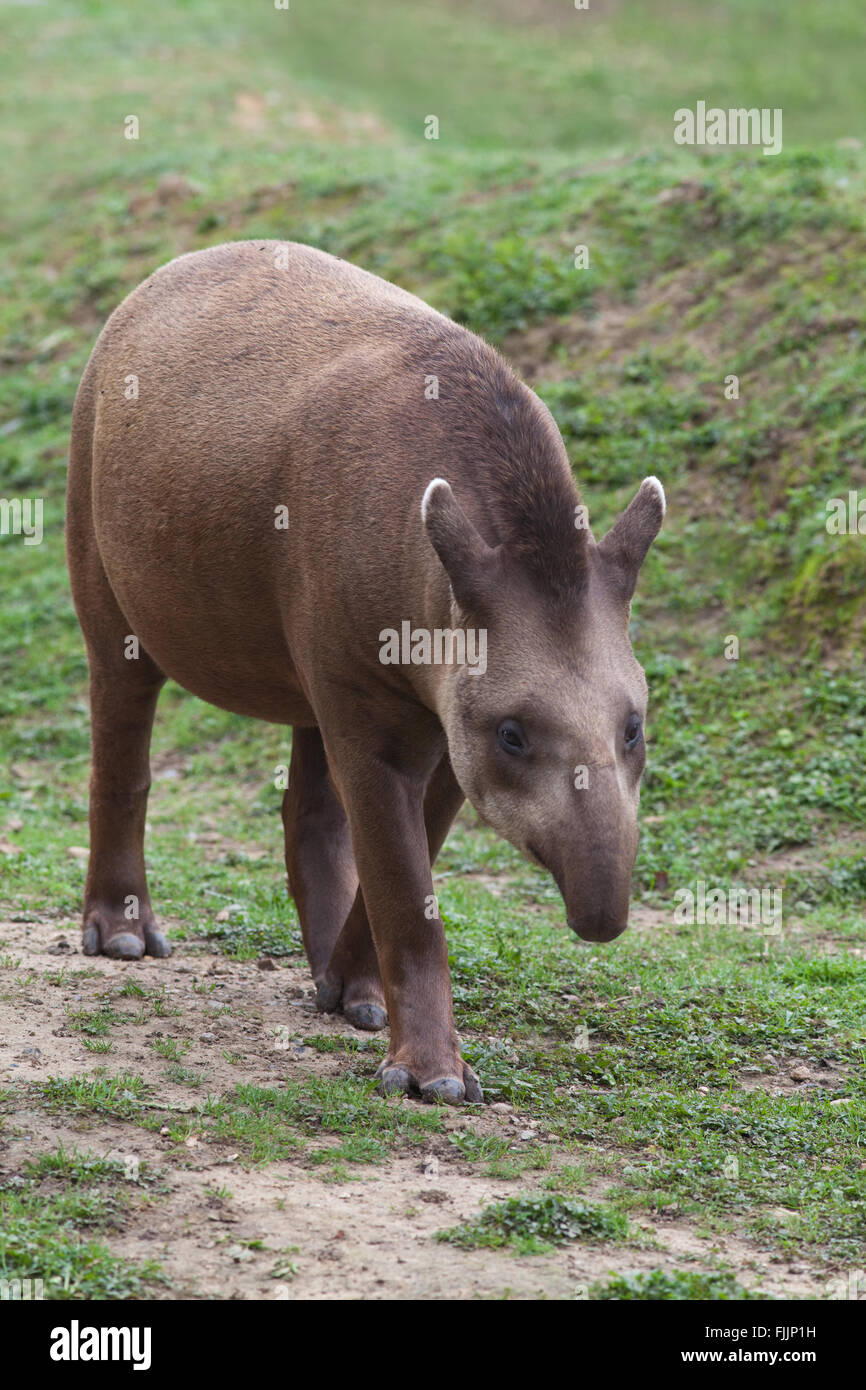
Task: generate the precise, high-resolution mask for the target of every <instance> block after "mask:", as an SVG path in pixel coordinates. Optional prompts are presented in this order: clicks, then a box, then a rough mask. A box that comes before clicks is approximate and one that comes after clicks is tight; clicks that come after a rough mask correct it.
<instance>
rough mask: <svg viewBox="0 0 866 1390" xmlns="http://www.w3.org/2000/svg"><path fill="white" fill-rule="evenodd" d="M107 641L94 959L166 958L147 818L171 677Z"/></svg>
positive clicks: (99, 715)
mask: <svg viewBox="0 0 866 1390" xmlns="http://www.w3.org/2000/svg"><path fill="white" fill-rule="evenodd" d="M114 643H115V644H116V652H115V650H114V649H113V648H111V649H109V648H108V646H107V645H105V644H104V639H103V644H102V650H101V653H100V655H99V656H96V655H95V654H94V653H93V652H91V658H90V711H91V713H90V721H91V730H92V742H93V765H92V771H91V778H90V862H89V865H88V869H87V884H86V887H85V891H84V933H83V938H82V945H83V949H84V954H85V955H87V956H96V955H104V956H117V957H119V958H121V959H123V960H137V959H138V958H139V957H140V956H143V955H144V954H145V952H147V954H148V955H150V956H167V955H169V954H170V952H171V948H170V946H169V944H168V942H167V941H166V939H165V936H164V935H163V933H162V932H161V931H159V929H158V928H157V925H156V922H155V920H154V916H153V911H152V909H151V906H150V897H149V894H148V890H147V878H146V875H145V868H144V820H145V813H146V811H147V794H148V791H149V789H150V761H149V750H150V733H151V728H152V727H153V716H154V711H155V709H156V701H157V697H158V695H159V691H160V687H161V686H162V684H163V682H164V680H165V677H164V676H163V674H162V672H161V671H159V670H158V669H157V667H156V666H155V665H154V663H153V662H152V661H151V659H150V657H149V656H147V655H146V654H145V653H144V652H143V651H141V650H139V655H138V658H137V659H136V660H129V661H127V660H126V659H125V658H124V656H123V635H122V634H121V633H120V632H119V631H117V632H116V633H115V637H114Z"/></svg>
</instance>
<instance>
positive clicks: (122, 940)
mask: <svg viewBox="0 0 866 1390" xmlns="http://www.w3.org/2000/svg"><path fill="white" fill-rule="evenodd" d="M91 954H94V953H93V952H91ZM102 954H103V955H104V956H111V957H112V958H113V959H114V960H140V959H141V957H142V956H143V955H144V942H143V941H142V940H141V938H140V937H138V936H133V934H132V932H131V931H119V932H117V933H116V935H115V936H110V937H109V938H108V940H107V941H106V943H105V945H104V946H103V948H102Z"/></svg>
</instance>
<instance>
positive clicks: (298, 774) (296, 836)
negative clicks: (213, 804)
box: [283, 729, 387, 1028]
mask: <svg viewBox="0 0 866 1390" xmlns="http://www.w3.org/2000/svg"><path fill="white" fill-rule="evenodd" d="M283 825H284V827H285V832H286V869H287V871H288V876H289V889H290V891H291V894H292V897H293V898H294V900H295V906H296V907H297V909H298V916H299V918H300V920H301V932H302V934H303V938H304V947H305V949H306V952H307V959H308V960H309V962H310V970H311V971H312V975H313V979H314V980H315V981H316V984H317V985H318V987H319V991H320V994H321V991H322V989H323V988H325V986H324V976H325V971H326V969H327V966H328V962H329V961H330V959H331V955H332V953H333V950H334V945H335V943H336V941H337V938H338V937H339V936H340V933H341V929H342V927H343V924H344V923H345V922H346V919H347V917H351V914H352V913H353V912H354V911H355V909H354V908H353V903H356V900H357V898H359V897H360V894H359V893H358V873H357V870H356V868H355V856H354V854H353V853H352V841H351V837H350V835H349V824H348V821H347V820H346V813H345V811H344V810H343V807H342V805H341V803H340V799H339V797H338V795H337V793H336V791H335V789H334V785H333V783H332V781H331V778H330V775H329V773H328V762H327V759H326V757H325V749H324V746H323V744H322V736H321V734H320V733H319V731H318V729H295V730H294V733H293V735H292V761H291V766H290V769H289V785H288V788H287V790H286V793H285V795H284V797H283ZM362 910H363V903H362ZM362 935H363V932H362ZM367 942H368V947H369V949H362V950H361V951H360V952H359V953H358V958H357V960H355V961H353V963H352V969H351V970H350V971H349V972H348V975H347V978H346V980H345V988H344V982H343V981H342V980H341V982H340V987H339V989H338V990H337V991H336V995H334V997H333V999H332V1002H331V1004H330V1007H331V1008H334V1009H336V1008H337V1007H338V1006H341V1007H342V1009H343V1012H344V1013H345V1015H346V1017H347V1018H348V1019H349V1021H350V1023H354V1024H355V1026H356V1027H359V1028H382V1027H384V1025H385V1023H386V1022H387V1016H386V1013H385V999H384V995H383V992H382V984H381V981H380V979H379V966H378V963H377V961H376V953H375V951H374V950H373V942H372V939H371V938H370V932H369V928H367ZM331 995H333V991H329V998H330V997H331Z"/></svg>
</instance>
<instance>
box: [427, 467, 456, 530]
mask: <svg viewBox="0 0 866 1390" xmlns="http://www.w3.org/2000/svg"><path fill="white" fill-rule="evenodd" d="M439 487H447V488H448V491H449V492H450V491H451V487H450V485H449V484H448V483H447V482H446V480H445V479H444V478H431V479H430V482H429V483H428V484H427V486H426V487H425V489H424V496H423V497H422V498H421V520H422V521H423V522H424V525H425V526H426V525H427V512H428V510H429V507H430V499H431V497H432V496H433V493H434V492H435V491H436V489H437V488H439Z"/></svg>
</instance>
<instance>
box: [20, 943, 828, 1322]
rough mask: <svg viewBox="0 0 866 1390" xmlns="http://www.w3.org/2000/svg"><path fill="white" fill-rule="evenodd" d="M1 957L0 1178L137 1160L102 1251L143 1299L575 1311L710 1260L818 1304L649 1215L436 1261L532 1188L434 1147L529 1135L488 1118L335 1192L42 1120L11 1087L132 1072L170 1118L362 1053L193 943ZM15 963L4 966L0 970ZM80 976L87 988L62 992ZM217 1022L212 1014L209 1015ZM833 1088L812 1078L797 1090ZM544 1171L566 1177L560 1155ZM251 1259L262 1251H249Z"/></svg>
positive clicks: (793, 1286) (288, 989)
mask: <svg viewBox="0 0 866 1390" xmlns="http://www.w3.org/2000/svg"><path fill="white" fill-rule="evenodd" d="M167 925H169V926H170V925H171V923H167ZM0 941H2V942H3V951H4V953H5V962H6V968H4V969H3V970H0V1084H2V1085H3V1086H4V1087H5V1086H10V1085H11V1086H13V1087H14V1088H15V1091H14V1097H13V1100H12V1101H11V1102H7V1103H6V1104H5V1106H4V1114H3V1119H2V1128H0V1180H2V1181H7V1180H8V1178H9V1177H10V1176H11V1175H13V1174H15V1173H16V1172H20V1171H21V1169H22V1165H23V1164H24V1162H25V1161H26V1160H27V1159H28V1158H35V1157H37V1156H38V1155H40V1154H43V1153H51V1152H54V1151H56V1149H57V1148H58V1146H60V1145H62V1146H63V1147H64V1148H65V1149H66V1150H72V1149H78V1150H79V1151H81V1152H86V1153H90V1154H94V1155H99V1156H103V1157H115V1158H123V1159H124V1160H127V1159H129V1158H131V1157H134V1158H137V1159H138V1160H139V1161H142V1160H146V1161H147V1164H148V1169H149V1171H150V1172H152V1173H154V1174H155V1175H156V1176H157V1178H158V1182H157V1184H156V1186H154V1187H153V1188H151V1189H141V1188H138V1187H136V1188H135V1189H134V1196H133V1199H132V1200H131V1201H130V1204H129V1208H128V1211H127V1213H126V1215H125V1217H124V1218H123V1222H122V1225H121V1227H120V1229H119V1230H117V1231H116V1232H114V1233H109V1234H108V1235H107V1236H106V1237H105V1243H106V1244H107V1245H108V1246H109V1248H110V1249H111V1250H112V1251H113V1252H114V1253H115V1254H118V1255H120V1256H123V1257H125V1258H127V1259H130V1260H133V1261H139V1260H142V1259H145V1258H150V1259H154V1260H157V1261H158V1262H159V1263H160V1264H161V1265H162V1267H163V1270H164V1272H165V1274H166V1275H167V1277H168V1282H167V1283H166V1284H165V1285H164V1286H163V1287H162V1288H161V1289H160V1290H158V1291H157V1294H156V1296H157V1297H163V1298H201V1297H204V1298H208V1297H209V1298H219V1299H230V1298H240V1299H261V1298H278V1299H296V1298H299V1299H345V1298H365V1299H369V1298H384V1299H408V1298H413V1299H414V1298H417V1299H441V1298H448V1299H455V1298H502V1297H515V1298H526V1299H537V1298H558V1299H573V1298H581V1297H585V1292H586V1288H587V1286H588V1285H589V1284H590V1283H592V1282H593V1281H594V1280H605V1279H606V1278H607V1277H608V1275H609V1274H610V1273H611V1272H614V1271H617V1272H627V1271H638V1270H649V1269H653V1268H658V1267H661V1268H665V1269H673V1268H677V1267H682V1266H683V1262H684V1261H686V1262H687V1264H686V1267H687V1268H692V1269H699V1268H707V1269H710V1268H712V1267H713V1265H714V1263H715V1262H716V1261H717V1260H719V1259H721V1260H723V1261H725V1262H726V1263H728V1264H730V1265H732V1266H734V1267H735V1268H736V1269H737V1271H738V1275H739V1277H740V1279H741V1281H742V1282H744V1283H745V1284H746V1285H758V1284H760V1285H761V1286H762V1287H763V1288H765V1289H766V1290H767V1291H768V1292H774V1293H777V1294H786V1295H787V1296H801V1297H802V1296H805V1297H810V1296H811V1297H820V1296H822V1293H823V1288H824V1282H825V1279H826V1276H825V1275H824V1274H823V1273H821V1272H819V1271H817V1270H810V1269H809V1268H807V1267H806V1266H805V1265H803V1264H802V1263H800V1262H799V1261H797V1262H789V1261H788V1260H787V1259H785V1260H780V1259H779V1258H778V1257H777V1258H775V1259H773V1258H772V1257H771V1256H770V1255H769V1254H768V1252H767V1251H765V1250H763V1249H761V1248H760V1246H759V1245H758V1244H757V1243H756V1242H752V1241H751V1240H749V1239H745V1238H742V1237H740V1236H737V1235H718V1236H715V1235H709V1234H707V1233H706V1232H705V1231H699V1230H697V1229H695V1228H693V1227H692V1226H691V1225H690V1224H689V1223H688V1222H686V1221H683V1220H679V1219H671V1220H668V1219H665V1218H664V1217H663V1216H660V1217H659V1218H658V1219H656V1220H654V1221H650V1220H649V1219H648V1218H640V1219H639V1220H638V1223H637V1224H638V1227H639V1228H640V1230H641V1232H642V1239H639V1240H638V1241H637V1242H636V1243H632V1244H629V1245H625V1246H619V1245H603V1246H595V1247H594V1246H588V1245H584V1244H573V1245H570V1246H567V1247H564V1248H562V1249H558V1250H556V1251H555V1252H552V1253H550V1254H545V1255H538V1256H518V1255H515V1254H514V1253H512V1252H511V1251H509V1250H479V1251H464V1250H461V1249H455V1248H454V1247H453V1246H451V1245H448V1244H441V1243H437V1242H436V1241H435V1240H433V1239H432V1236H433V1233H434V1232H435V1231H437V1230H439V1229H441V1228H443V1227H449V1226H454V1225H456V1224H458V1223H460V1222H462V1221H466V1220H469V1219H472V1218H473V1217H475V1216H477V1214H478V1213H479V1211H480V1209H481V1208H482V1207H483V1206H484V1205H486V1204H487V1203H489V1202H492V1201H498V1200H504V1199H507V1198H508V1197H509V1196H513V1195H514V1194H515V1193H516V1192H518V1191H521V1192H525V1191H527V1190H532V1189H533V1188H539V1187H540V1185H541V1182H542V1180H543V1177H544V1174H543V1173H542V1174H533V1173H529V1174H525V1175H524V1176H523V1178H521V1179H520V1181H519V1182H518V1183H515V1182H510V1181H508V1180H501V1179H500V1180H497V1179H494V1178H491V1177H488V1176H485V1175H484V1173H483V1170H482V1165H480V1164H473V1163H470V1162H468V1161H467V1160H466V1159H465V1158H464V1157H463V1156H462V1155H461V1154H460V1153H459V1151H458V1150H456V1149H455V1147H454V1145H453V1144H451V1143H450V1142H449V1137H448V1135H449V1132H451V1131H453V1130H455V1129H460V1128H463V1127H467V1126H470V1127H471V1128H473V1129H474V1130H475V1131H476V1132H479V1133H482V1134H500V1135H508V1136H509V1138H510V1139H511V1140H512V1141H513V1144H514V1147H515V1148H518V1149H519V1147H520V1145H521V1143H522V1142H523V1140H522V1138H521V1136H522V1135H525V1134H527V1133H528V1132H529V1131H528V1130H527V1128H526V1127H527V1126H533V1121H532V1119H531V1117H530V1116H528V1115H527V1116H520V1115H517V1114H515V1113H514V1112H509V1111H508V1110H507V1109H506V1108H503V1107H499V1108H498V1109H497V1110H495V1111H494V1110H493V1109H492V1107H487V1108H486V1109H485V1110H484V1111H483V1112H482V1113H480V1114H479V1113H478V1112H477V1111H474V1112H465V1111H454V1112H450V1111H449V1112H446V1113H445V1120H444V1123H445V1126H446V1132H445V1133H444V1134H441V1135H433V1136H432V1137H431V1140H430V1144H429V1149H422V1150H419V1149H411V1150H403V1151H395V1152H393V1153H392V1154H391V1156H390V1157H389V1159H388V1161H387V1162H386V1163H384V1164H383V1165H381V1166H357V1167H353V1168H352V1170H351V1172H352V1176H351V1179H350V1180H336V1181H335V1180H334V1177H333V1170H332V1169H328V1168H323V1167H322V1166H314V1165H312V1164H310V1163H309V1161H308V1160H305V1158H304V1156H303V1154H301V1153H299V1156H298V1157H297V1158H293V1159H292V1160H290V1161H286V1162H275V1163H270V1164H268V1165H266V1166H259V1167H256V1166H254V1165H252V1164H249V1163H247V1162H245V1161H244V1159H243V1157H242V1156H239V1155H238V1154H237V1153H236V1152H233V1150H232V1146H231V1144H230V1143H227V1142H220V1143H212V1142H209V1141H203V1142H202V1141H198V1140H196V1139H195V1138H194V1137H193V1138H191V1139H190V1140H187V1141H186V1142H185V1143H184V1144H180V1145H179V1144H178V1143H177V1142H175V1141H173V1140H172V1139H171V1138H170V1137H169V1136H168V1134H167V1133H166V1134H161V1133H159V1132H156V1131H149V1130H145V1129H142V1128H140V1127H139V1126H138V1125H135V1124H133V1123H130V1122H127V1121H123V1120H119V1119H118V1120H112V1119H108V1118H103V1117H101V1116H94V1115H92V1114H89V1113H82V1114H81V1115H77V1114H75V1113H74V1112H70V1111H67V1110H63V1111H59V1112H52V1111H51V1110H49V1109H47V1108H46V1107H45V1105H44V1104H43V1103H41V1101H40V1098H39V1095H38V1093H37V1092H36V1091H35V1090H34V1088H32V1087H31V1086H29V1085H28V1083H32V1082H36V1081H41V1080H42V1081H44V1080H45V1079H47V1078H48V1077H71V1076H87V1075H93V1076H95V1075H97V1074H98V1073H99V1071H100V1069H105V1070H106V1071H107V1072H108V1073H109V1074H110V1075H118V1074H121V1073H131V1074H134V1075H136V1076H139V1077H141V1078H142V1079H143V1080H144V1081H145V1082H147V1083H149V1084H150V1085H151V1086H152V1087H153V1094H154V1095H155V1096H156V1097H158V1100H157V1102H156V1105H155V1107H154V1106H151V1107H150V1108H151V1109H154V1108H156V1110H157V1111H158V1110H164V1111H165V1112H166V1118H167V1119H170V1118H171V1116H172V1115H173V1114H176V1113H178V1112H181V1113H182V1112H185V1111H189V1110H194V1109H196V1108H197V1106H198V1105H200V1104H201V1101H202V1099H203V1098H204V1094H205V1093H206V1094H210V1095H215V1096H219V1095H222V1094H224V1093H226V1092H228V1091H230V1090H231V1089H232V1087H233V1086H235V1085H236V1084H237V1083H238V1082H241V1081H244V1082H255V1083H260V1084H263V1085H273V1086H279V1085H280V1084H281V1082H282V1080H283V1078H286V1077H288V1078H292V1079H295V1080H297V1079H299V1078H301V1079H302V1078H304V1077H305V1076H310V1077H312V1076H313V1075H338V1074H340V1073H341V1072H342V1071H344V1070H345V1068H346V1066H347V1058H346V1055H345V1054H340V1053H320V1052H318V1051H316V1050H315V1049H313V1048H310V1047H303V1045H302V1043H301V1042H300V1040H301V1039H302V1038H303V1036H305V1035H307V1036H309V1035H310V1034H313V1033H315V1034H329V1033H333V1034H342V1035H346V1036H349V1035H351V1036H355V1037H358V1036H361V1035H358V1034H356V1033H355V1030H354V1029H352V1028H350V1027H349V1026H348V1025H347V1024H346V1023H345V1021H344V1020H343V1019H342V1018H338V1017H330V1016H323V1015H319V1014H316V1013H315V1011H314V1005H313V1002H312V998H311V995H312V990H311V988H310V980H309V977H308V976H307V974H306V972H305V970H303V969H301V968H299V967H297V966H296V965H294V964H286V963H283V962H273V963H271V964H272V965H273V967H274V968H269V967H266V968H261V963H260V962H255V961H250V962H237V961H233V960H229V959H227V958H225V957H224V956H221V955H214V954H212V953H211V952H210V951H209V950H207V949H206V948H204V947H198V946H192V945H181V946H180V947H178V948H177V949H176V950H175V953H174V955H172V956H171V957H170V958H169V959H168V960H146V961H144V962H132V963H122V962H119V961H111V960H106V959H103V958H101V957H100V958H95V959H91V958H86V957H84V956H82V955H81V954H80V952H79V947H78V930H77V925H76V924H74V923H72V922H64V921H60V922H52V921H42V922H15V921H5V922H0ZM16 960H20V964H19V965H17V966H15V965H14V964H12V963H11V962H12V961H16ZM85 969H86V970H88V971H92V972H93V973H92V974H90V975H87V976H86V977H85V978H76V972H77V971H81V970H85ZM61 970H65V974H64V975H63V976H62V977H61V978H60V982H59V983H57V982H56V981H57V980H58V972H59V971H61ZM52 977H53V979H54V981H55V982H54V983H53V982H52ZM129 980H134V981H137V982H138V983H140V984H141V986H142V987H143V988H145V989H146V990H148V991H151V990H153V989H154V988H158V987H160V986H163V987H164V990H165V1002H166V1005H167V1006H168V1007H169V1008H170V1009H177V1010H179V1011H180V1012H179V1013H178V1014H177V1015H174V1014H171V1015H168V1016H166V1017H162V1018H159V1017H153V1016H151V1017H149V1018H148V1019H147V1021H145V1022H143V1023H142V1022H136V1021H135V1017H136V1015H137V1014H139V1011H140V1009H141V1006H142V1003H143V1002H144V1001H143V1000H142V998H141V997H136V996H134V995H133V996H129V997H125V996H120V997H117V993H116V992H117V991H118V990H119V989H120V988H121V987H122V986H123V984H124V983H126V982H127V981H129ZM196 986H197V988H196ZM211 986H212V987H213V988H210V987H211ZM107 995H110V996H111V1006H112V1008H113V1009H115V1010H116V1011H117V1012H118V1013H121V1014H123V1013H128V1014H129V1023H128V1024H127V1023H126V1022H125V1021H121V1022H120V1023H118V1024H116V1025H115V1026H114V1027H113V1028H112V1030H111V1035H110V1036H111V1041H112V1048H111V1051H110V1052H109V1053H108V1054H99V1053H94V1052H91V1051H89V1050H88V1049H87V1048H86V1047H85V1045H84V1037H83V1035H82V1033H81V1032H79V1031H75V1030H74V1029H73V1028H71V1027H70V1018H69V1013H70V1011H73V1012H74V1011H76V1010H85V1009H96V1008H99V1007H100V1005H101V1004H104V1003H105V1002H106V996H107ZM221 1005H229V1006H230V1008H231V1012H230V1013H225V1014H221V1015H218V1016H215V1013H214V1010H215V1007H219V1006H221ZM160 1035H163V1036H165V1037H172V1038H177V1039H180V1040H181V1041H182V1042H183V1041H186V1042H188V1043H189V1050H188V1051H187V1052H186V1054H185V1055H184V1057H183V1065H184V1066H188V1067H194V1068H200V1069H204V1070H205V1071H206V1083H205V1085H204V1086H203V1087H202V1088H199V1089H190V1088H189V1087H187V1086H185V1085H183V1084H177V1083H175V1082H173V1081H171V1080H169V1079H167V1077H166V1071H167V1064H166V1060H165V1058H164V1057H162V1056H160V1055H159V1054H158V1053H157V1052H156V1051H155V1050H154V1048H153V1042H154V1040H155V1039H156V1038H158V1037H159V1036H160ZM287 1039H288V1040H290V1041H288V1042H287ZM226 1054H228V1056H227V1055H226ZM229 1058H232V1059H234V1060H229ZM778 1070H779V1074H780V1075H784V1078H785V1080H784V1083H783V1084H786V1085H791V1086H794V1085H797V1084H807V1083H798V1082H797V1081H796V1080H795V1079H794V1076H793V1074H792V1071H791V1069H790V1068H788V1069H785V1068H782V1067H780V1068H779V1069H778ZM768 1079H769V1078H764V1077H762V1078H760V1079H759V1080H758V1081H756V1082H755V1083H754V1084H760V1083H761V1082H764V1081H766V1080H768ZM835 1079H836V1078H834V1077H829V1076H826V1077H825V1076H821V1077H815V1078H814V1082H813V1084H822V1085H824V1084H833V1081H834V1080H835ZM809 1081H812V1078H811V1077H810V1078H809ZM390 1103H391V1104H395V1105H413V1104H415V1102H412V1101H409V1100H406V1099H400V1100H394V1101H392V1102H390ZM166 1128H167V1127H166ZM535 1132H536V1133H537V1134H538V1137H540V1138H542V1139H543V1138H544V1137H545V1136H544V1134H543V1132H541V1131H539V1130H537V1128H536V1131H535ZM322 1142H324V1143H327V1142H328V1141H327V1139H325V1140H324V1141H320V1140H319V1139H317V1140H316V1146H317V1147H321V1146H322ZM608 1157H610V1156H608ZM614 1157H615V1156H614ZM557 1161H571V1162H573V1161H574V1156H573V1155H566V1154H563V1155H561V1157H560V1159H559V1160H557V1159H556V1158H555V1159H554V1162H557ZM337 1176H338V1178H340V1175H339V1174H338V1175H337ZM609 1185H610V1180H609V1179H603V1178H590V1179H589V1180H588V1182H587V1184H586V1188H585V1190H584V1193H583V1194H582V1195H584V1196H586V1197H589V1198H599V1197H603V1196H604V1195H605V1191H606V1187H607V1186H609ZM142 1192H144V1194H145V1195H143V1196H142V1195H141V1194H142ZM228 1194H230V1195H228ZM251 1241H252V1242H261V1243H262V1248H256V1249H252V1250H251V1249H250V1248H249V1245H248V1242H251ZM287 1263H288V1266H291V1267H288V1268H287ZM292 1267H293V1268H292Z"/></svg>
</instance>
